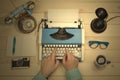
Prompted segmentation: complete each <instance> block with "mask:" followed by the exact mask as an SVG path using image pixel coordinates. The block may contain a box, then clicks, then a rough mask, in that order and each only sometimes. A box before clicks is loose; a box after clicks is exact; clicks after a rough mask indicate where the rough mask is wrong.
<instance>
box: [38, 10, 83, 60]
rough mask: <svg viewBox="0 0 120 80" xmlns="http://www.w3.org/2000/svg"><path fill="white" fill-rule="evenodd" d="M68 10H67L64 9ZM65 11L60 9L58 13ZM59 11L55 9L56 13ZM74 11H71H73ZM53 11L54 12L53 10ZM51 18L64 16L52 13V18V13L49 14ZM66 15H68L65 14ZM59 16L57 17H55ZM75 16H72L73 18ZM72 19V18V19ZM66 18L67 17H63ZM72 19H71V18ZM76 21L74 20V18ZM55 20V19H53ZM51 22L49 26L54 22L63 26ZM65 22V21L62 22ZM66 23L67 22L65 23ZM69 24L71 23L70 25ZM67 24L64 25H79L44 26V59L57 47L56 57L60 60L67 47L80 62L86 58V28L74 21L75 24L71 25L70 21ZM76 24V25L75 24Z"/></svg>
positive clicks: (42, 56)
mask: <svg viewBox="0 0 120 80" xmlns="http://www.w3.org/2000/svg"><path fill="white" fill-rule="evenodd" d="M64 11H66V10H64ZM64 11H59V13H58V14H57V15H59V14H60V12H62V14H63V12H64ZM56 12H58V10H57V11H55V12H54V13H56ZM69 12H70V11H68V12H67V13H68V14H70V13H69ZM72 12H73V11H71V13H72ZM51 13H53V12H52V11H51ZM65 14H66V13H65ZM72 15H73V14H72ZM48 16H49V17H50V18H49V20H50V21H51V19H52V21H53V20H56V21H57V20H59V21H60V18H61V17H62V18H63V16H61V14H60V15H59V17H58V18H57V16H56V17H54V16H53V14H52V18H51V14H50V15H48ZM64 17H66V16H64ZM70 17H71V16H68V17H67V18H70ZM55 18H57V19H55ZM73 18H74V17H72V19H73ZM72 19H71V20H72ZM62 20H65V19H62ZM69 20H70V19H69ZM73 21H74V20H73ZM53 22H54V21H53ZM53 22H52V23H51V22H50V23H49V26H53V25H52V24H54V25H56V24H57V25H56V26H59V25H60V26H61V23H59V24H58V23H55V22H54V23H53ZM62 24H63V23H62ZM65 24H66V23H65ZM68 24H69V25H68ZM68 24H67V25H64V26H77V27H48V28H45V27H44V28H43V29H42V30H41V32H42V35H41V56H40V57H41V59H44V58H46V57H48V56H49V55H50V54H51V53H52V51H53V50H54V48H56V49H57V50H56V59H58V60H62V59H63V57H64V56H65V54H66V49H67V50H69V52H70V53H71V54H72V55H73V56H74V57H76V58H77V59H78V60H79V62H81V61H83V60H84V52H83V51H84V29H83V28H82V27H81V25H79V27H78V25H76V23H73V25H71V24H70V23H68ZM74 24H75V25H74Z"/></svg>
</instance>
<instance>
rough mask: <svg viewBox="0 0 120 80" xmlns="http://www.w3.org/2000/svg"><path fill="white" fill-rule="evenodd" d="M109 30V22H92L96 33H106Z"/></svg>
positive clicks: (98, 20) (97, 20)
mask: <svg viewBox="0 0 120 80" xmlns="http://www.w3.org/2000/svg"><path fill="white" fill-rule="evenodd" d="M106 28H107V22H106V21H104V20H103V19H99V18H95V19H93V20H92V22H91V29H92V31H94V32H96V33H101V32H104V31H105V29H106Z"/></svg>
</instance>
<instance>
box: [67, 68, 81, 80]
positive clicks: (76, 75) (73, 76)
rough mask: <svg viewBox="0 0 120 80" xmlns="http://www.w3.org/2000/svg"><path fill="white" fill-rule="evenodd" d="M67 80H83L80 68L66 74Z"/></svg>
mask: <svg viewBox="0 0 120 80" xmlns="http://www.w3.org/2000/svg"><path fill="white" fill-rule="evenodd" d="M66 75H67V80H82V76H81V74H80V71H79V70H78V68H75V69H72V70H69V71H67V72H66Z"/></svg>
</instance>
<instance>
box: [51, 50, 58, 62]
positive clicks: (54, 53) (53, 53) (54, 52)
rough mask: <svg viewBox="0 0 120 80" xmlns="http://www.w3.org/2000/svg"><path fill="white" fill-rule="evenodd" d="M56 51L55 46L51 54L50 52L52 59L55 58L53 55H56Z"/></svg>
mask: <svg viewBox="0 0 120 80" xmlns="http://www.w3.org/2000/svg"><path fill="white" fill-rule="evenodd" d="M56 51H57V48H55V49H54V50H53V52H52V54H51V56H52V59H54V60H55V56H56Z"/></svg>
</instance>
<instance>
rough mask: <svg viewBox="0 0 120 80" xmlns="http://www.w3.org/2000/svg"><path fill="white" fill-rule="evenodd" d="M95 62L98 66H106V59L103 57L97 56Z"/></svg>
mask: <svg viewBox="0 0 120 80" xmlns="http://www.w3.org/2000/svg"><path fill="white" fill-rule="evenodd" d="M96 62H97V64H98V65H105V64H106V58H105V57H104V56H103V55H99V56H98V57H97V58H96Z"/></svg>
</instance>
